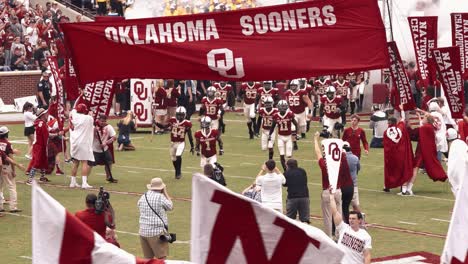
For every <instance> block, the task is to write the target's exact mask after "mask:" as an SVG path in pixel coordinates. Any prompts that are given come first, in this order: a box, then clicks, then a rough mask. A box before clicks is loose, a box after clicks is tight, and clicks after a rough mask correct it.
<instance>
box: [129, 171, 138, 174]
mask: <svg viewBox="0 0 468 264" xmlns="http://www.w3.org/2000/svg"><path fill="white" fill-rule="evenodd" d="M127 172H128V173H133V174H139V173H140V172H138V171H127Z"/></svg>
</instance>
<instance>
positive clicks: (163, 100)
mask: <svg viewBox="0 0 468 264" xmlns="http://www.w3.org/2000/svg"><path fill="white" fill-rule="evenodd" d="M153 98H154V104H155V105H156V109H167V93H166V90H165V89H164V88H163V87H159V88H157V90H156V92H155V93H154V97H153Z"/></svg>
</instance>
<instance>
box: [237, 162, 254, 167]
mask: <svg viewBox="0 0 468 264" xmlns="http://www.w3.org/2000/svg"><path fill="white" fill-rule="evenodd" d="M240 165H241V166H242V165H247V166H257V165H258V164H255V163H250V162H242V163H241V164H240Z"/></svg>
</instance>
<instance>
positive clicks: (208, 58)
mask: <svg viewBox="0 0 468 264" xmlns="http://www.w3.org/2000/svg"><path fill="white" fill-rule="evenodd" d="M361 14H365V15H361ZM61 27H62V29H63V32H64V34H65V40H66V43H67V45H68V46H69V49H70V52H71V56H72V58H73V62H74V66H75V70H76V72H77V75H78V77H79V79H80V83H89V82H93V81H97V80H103V79H115V78H142V79H145V78H149V79H151V78H155V76H157V77H164V78H174V79H195V80H220V79H225V80H236V81H240V80H267V79H275V80H281V79H292V78H297V77H303V76H318V75H323V74H333V73H345V72H354V71H361V70H369V69H381V68H387V67H388V52H387V45H386V37H385V28H384V25H383V23H382V19H381V16H380V11H379V8H378V5H377V1H375V0H353V1H347V0H317V1H306V2H300V3H294V4H285V5H276V6H269V7H260V8H253V9H244V10H237V11H230V12H216V13H206V14H197V15H187V16H175V17H159V18H151V19H134V20H133V19H132V20H121V21H120V20H119V21H113V22H112V23H111V22H93V23H88V22H87V23H67V24H62V25H61ZM304 61H307V62H310V63H303V62H304Z"/></svg>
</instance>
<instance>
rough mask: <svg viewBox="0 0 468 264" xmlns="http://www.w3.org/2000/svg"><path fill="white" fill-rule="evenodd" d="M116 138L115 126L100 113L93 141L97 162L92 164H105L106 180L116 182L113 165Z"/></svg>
mask: <svg viewBox="0 0 468 264" xmlns="http://www.w3.org/2000/svg"><path fill="white" fill-rule="evenodd" d="M115 140H116V133H115V130H114V128H113V127H112V126H111V125H109V124H107V116H106V115H104V114H100V115H99V117H98V120H97V123H96V129H95V132H94V141H93V154H94V160H95V162H93V163H92V166H96V165H104V169H105V171H106V180H107V181H108V182H109V183H116V182H117V179H114V178H113V177H112V172H111V166H112V163H114V148H113V143H114V141H115Z"/></svg>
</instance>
